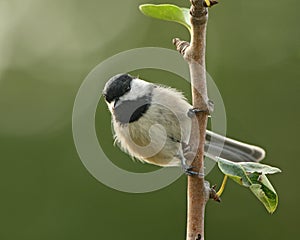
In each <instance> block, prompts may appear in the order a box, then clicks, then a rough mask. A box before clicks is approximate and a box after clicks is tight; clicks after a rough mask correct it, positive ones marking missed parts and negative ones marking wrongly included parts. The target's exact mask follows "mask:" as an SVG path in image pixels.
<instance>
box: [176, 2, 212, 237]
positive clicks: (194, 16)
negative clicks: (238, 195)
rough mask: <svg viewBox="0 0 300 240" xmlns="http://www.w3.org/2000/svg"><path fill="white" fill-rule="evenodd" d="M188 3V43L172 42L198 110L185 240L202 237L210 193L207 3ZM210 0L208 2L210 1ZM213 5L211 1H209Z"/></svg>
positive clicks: (194, 104)
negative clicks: (185, 66) (187, 72)
mask: <svg viewBox="0 0 300 240" xmlns="http://www.w3.org/2000/svg"><path fill="white" fill-rule="evenodd" d="M190 2H191V5H192V6H191V9H190V15H191V24H192V31H191V42H190V43H187V42H185V41H181V40H180V39H178V38H176V39H174V40H173V43H174V44H175V45H176V47H177V50H178V51H179V52H180V53H181V54H182V55H183V57H184V59H185V60H186V61H187V62H188V64H189V69H190V75H191V83H192V96H193V106H194V107H195V108H198V109H200V110H203V111H202V112H201V113H199V114H197V118H196V119H197V121H196V124H197V128H194V129H199V131H192V134H191V138H190V143H193V142H198V143H199V144H198V146H196V151H197V154H196V156H195V159H194V161H193V164H192V166H193V167H194V169H195V170H196V171H197V172H199V176H189V177H188V196H187V197H188V210H187V237H186V239H187V240H196V239H200V238H201V240H203V239H204V212H205V205H206V203H207V201H208V199H209V198H210V197H214V196H212V194H211V193H212V190H211V189H210V187H209V183H208V182H206V181H205V180H204V177H201V176H204V162H203V160H204V142H205V132H206V126H207V118H208V114H209V112H210V110H211V109H210V107H209V99H208V96H207V84H206V70H205V47H206V26H207V20H208V12H207V4H206V3H205V0H190ZM211 2H212V1H211ZM212 5H213V4H212Z"/></svg>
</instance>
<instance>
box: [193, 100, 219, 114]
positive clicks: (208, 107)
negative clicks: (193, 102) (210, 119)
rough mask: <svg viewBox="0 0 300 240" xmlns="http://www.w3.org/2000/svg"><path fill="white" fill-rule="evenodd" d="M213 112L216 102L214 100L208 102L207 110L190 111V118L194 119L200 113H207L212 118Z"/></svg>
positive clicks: (195, 109)
mask: <svg viewBox="0 0 300 240" xmlns="http://www.w3.org/2000/svg"><path fill="white" fill-rule="evenodd" d="M213 111H214V102H213V101H212V100H208V102H207V109H205V110H202V109H199V108H191V109H189V111H188V116H189V117H190V118H192V117H194V116H196V115H197V114H199V113H207V114H208V115H209V116H210V115H211V113H212V112H213Z"/></svg>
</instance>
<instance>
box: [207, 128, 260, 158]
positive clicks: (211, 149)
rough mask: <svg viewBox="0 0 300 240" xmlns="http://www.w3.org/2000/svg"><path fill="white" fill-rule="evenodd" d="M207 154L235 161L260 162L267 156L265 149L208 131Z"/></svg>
mask: <svg viewBox="0 0 300 240" xmlns="http://www.w3.org/2000/svg"><path fill="white" fill-rule="evenodd" d="M205 152H206V156H207V157H209V158H212V159H215V160H217V158H218V157H221V158H224V159H227V160H229V161H233V162H259V161H261V160H262V159H263V158H264V157H265V150H263V149H262V148H260V147H257V146H253V145H250V144H246V143H242V142H239V141H236V140H233V139H230V138H226V137H224V136H222V135H219V134H216V133H213V132H211V131H206V141H205Z"/></svg>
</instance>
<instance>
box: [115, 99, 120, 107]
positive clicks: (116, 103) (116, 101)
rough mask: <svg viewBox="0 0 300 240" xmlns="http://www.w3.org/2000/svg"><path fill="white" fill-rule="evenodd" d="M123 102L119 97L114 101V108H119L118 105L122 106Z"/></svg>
mask: <svg viewBox="0 0 300 240" xmlns="http://www.w3.org/2000/svg"><path fill="white" fill-rule="evenodd" d="M120 104H121V102H120V101H119V99H118V98H117V99H116V100H115V102H114V108H117V107H118V106H120Z"/></svg>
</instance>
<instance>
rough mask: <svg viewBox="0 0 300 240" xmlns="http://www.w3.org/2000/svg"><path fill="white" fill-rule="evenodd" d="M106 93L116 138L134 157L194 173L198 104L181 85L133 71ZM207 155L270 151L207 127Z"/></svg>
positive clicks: (245, 157) (243, 158) (255, 157)
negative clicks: (190, 159)
mask: <svg viewBox="0 0 300 240" xmlns="http://www.w3.org/2000/svg"><path fill="white" fill-rule="evenodd" d="M103 96H104V98H105V100H106V103H107V105H108V108H109V110H110V112H111V115H112V123H113V128H114V132H115V139H116V142H117V143H119V145H120V147H121V149H122V150H123V151H125V152H127V153H128V154H129V155H131V156H132V157H134V158H136V159H139V160H141V161H143V162H147V163H150V164H154V165H158V166H163V167H169V166H181V167H182V168H183V170H184V171H185V172H186V173H187V174H194V172H192V171H191V168H190V166H189V165H188V164H187V161H186V158H185V153H186V152H188V151H187V150H186V149H188V148H187V146H188V141H189V137H190V132H191V127H192V120H191V114H190V113H191V109H193V107H192V106H191V105H190V104H189V103H188V102H187V100H186V99H185V97H184V96H183V95H182V93H180V92H179V91H177V90H176V89H173V88H169V87H165V86H161V85H157V84H153V83H149V82H146V81H144V80H141V79H139V78H137V77H133V76H131V75H129V74H118V75H116V76H113V77H112V78H111V79H109V81H108V82H107V83H106V85H105V87H104V90H103ZM205 155H206V156H208V157H209V158H212V159H214V160H217V158H218V157H221V158H224V159H227V160H230V161H234V162H249V161H252V162H258V161H260V160H262V159H263V158H264V156H265V151H264V150H263V149H262V148H260V147H256V146H253V145H249V144H245V143H242V142H238V141H236V140H233V139H229V138H226V137H223V136H221V135H219V134H216V133H213V132H211V131H208V130H207V131H206V141H205Z"/></svg>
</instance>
